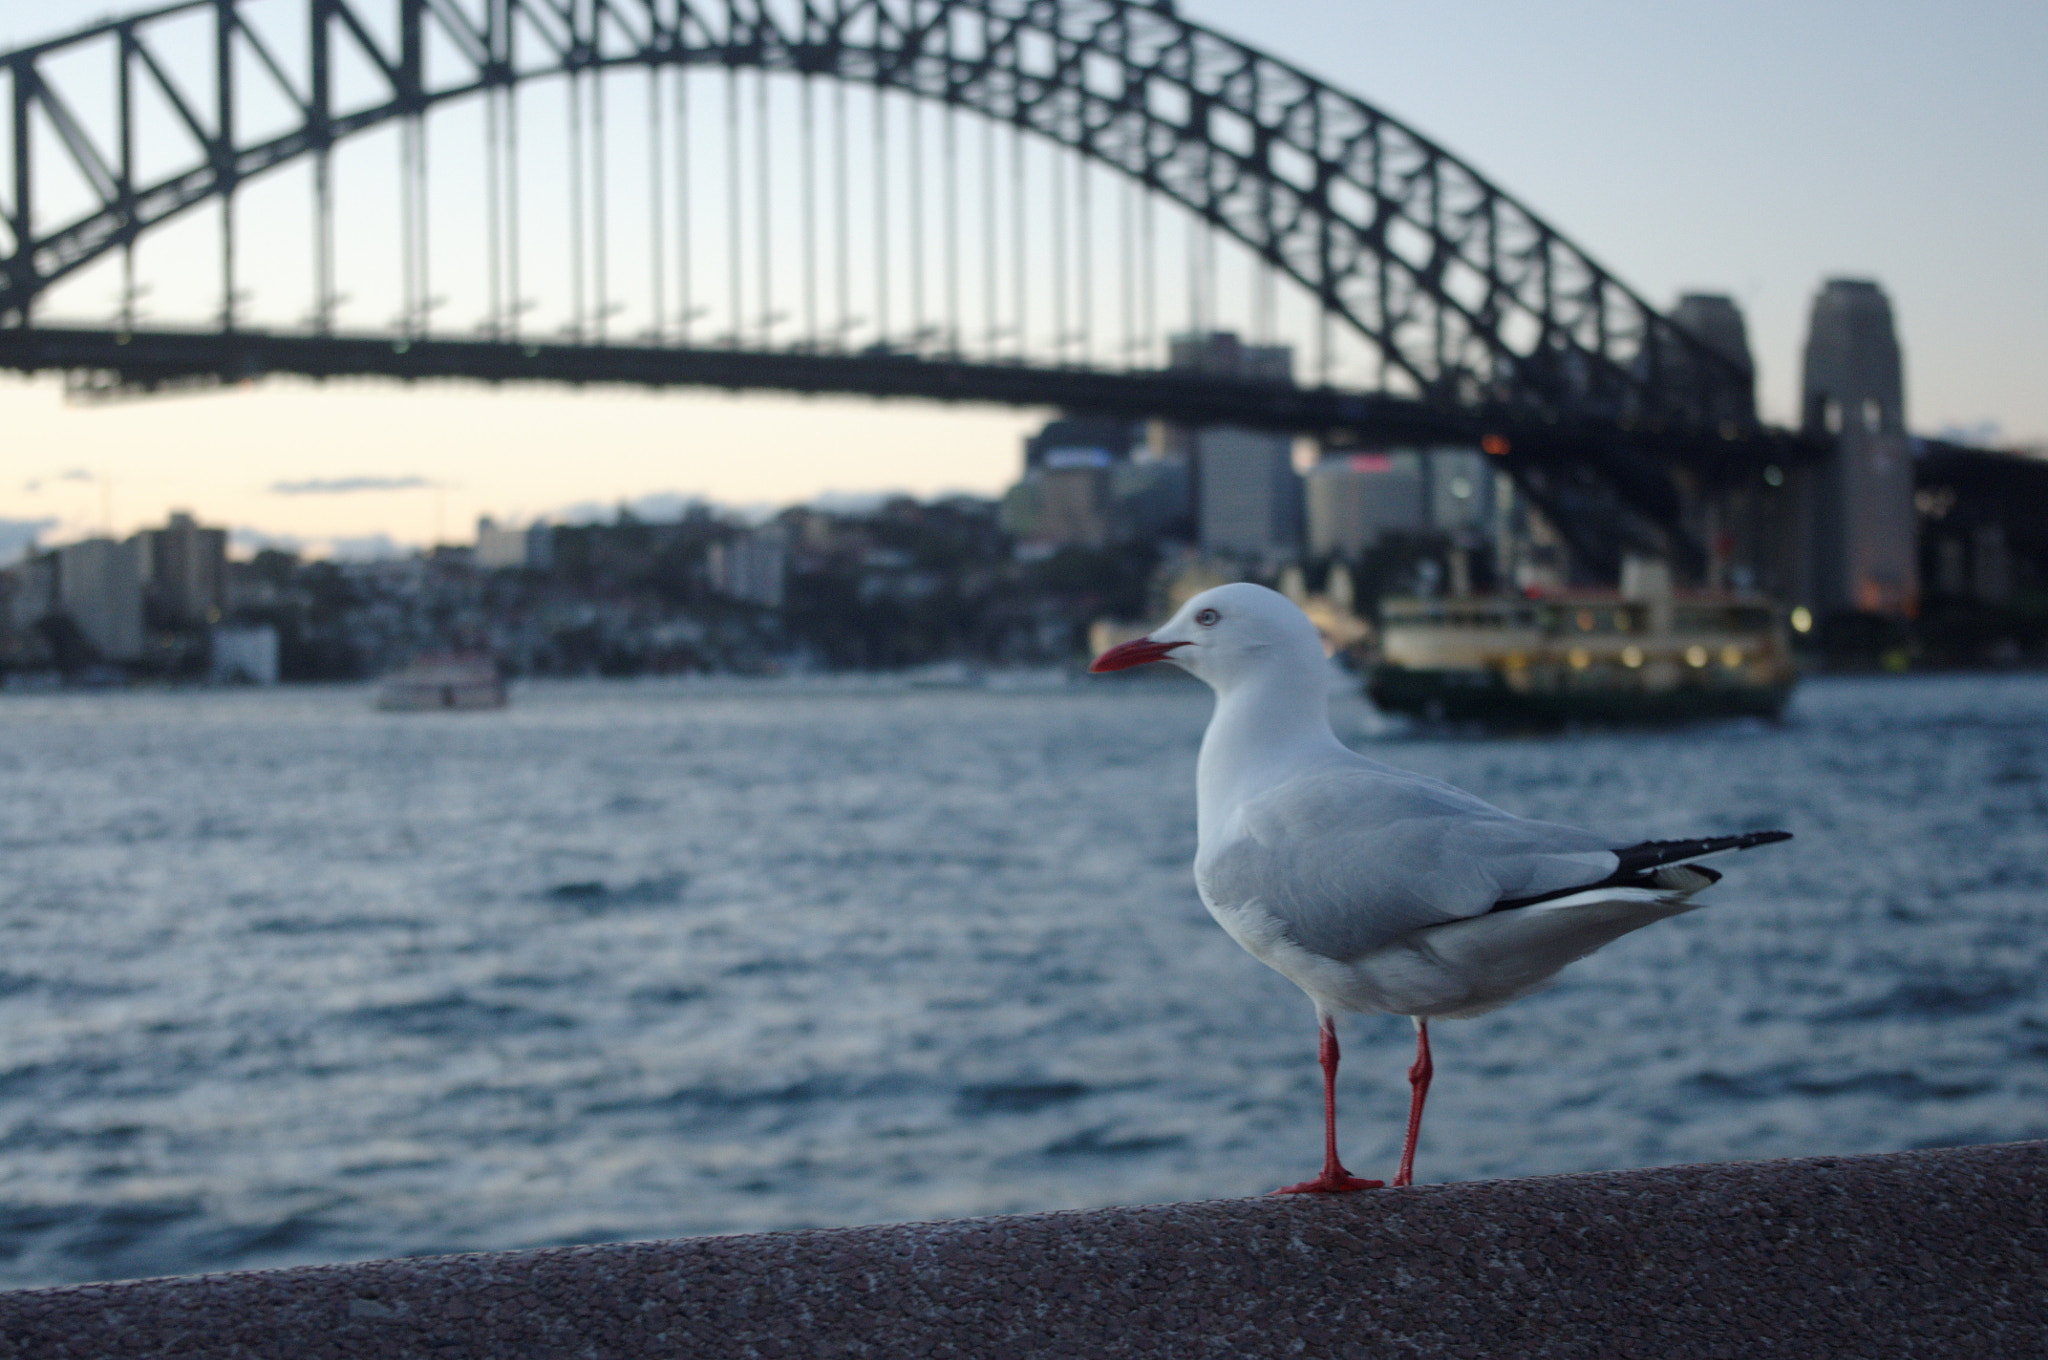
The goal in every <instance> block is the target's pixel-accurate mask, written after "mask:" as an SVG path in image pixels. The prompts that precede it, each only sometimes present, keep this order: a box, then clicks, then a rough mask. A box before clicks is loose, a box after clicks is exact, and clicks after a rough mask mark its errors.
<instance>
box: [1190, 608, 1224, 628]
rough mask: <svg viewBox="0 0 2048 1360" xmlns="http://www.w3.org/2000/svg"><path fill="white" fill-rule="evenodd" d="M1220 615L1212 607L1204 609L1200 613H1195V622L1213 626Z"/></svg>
mask: <svg viewBox="0 0 2048 1360" xmlns="http://www.w3.org/2000/svg"><path fill="white" fill-rule="evenodd" d="M1222 617H1223V616H1222V615H1221V614H1219V613H1217V612H1216V611H1215V610H1213V609H1204V610H1203V611H1202V612H1201V613H1199V614H1197V615H1195V622H1196V623H1199V624H1201V625H1202V626H1203V627H1204V628H1214V627H1215V626H1216V621H1217V620H1218V619H1220V618H1222Z"/></svg>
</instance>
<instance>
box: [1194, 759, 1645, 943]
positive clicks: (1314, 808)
mask: <svg viewBox="0 0 2048 1360" xmlns="http://www.w3.org/2000/svg"><path fill="white" fill-rule="evenodd" d="M1221 842H1222V843H1221V844H1220V845H1218V846H1217V847H1216V848H1215V849H1214V850H1213V852H1207V853H1204V854H1203V855H1202V856H1201V861H1202V862H1200V863H1198V864H1197V866H1196V880H1197V883H1198V885H1199V886H1200V888H1201V890H1202V893H1203V895H1204V897H1205V898H1206V899H1208V901H1209V903H1210V905H1211V906H1212V907H1214V906H1221V907H1225V908H1234V907H1239V906H1243V905H1246V904H1251V903H1256V904H1257V905H1258V906H1260V907H1261V908H1263V909H1264V910H1265V911H1266V912H1268V913H1270V914H1271V915H1272V916H1273V917H1274V918H1275V919H1276V920H1278V921H1279V923H1280V925H1281V927H1282V929H1284V930H1285V932H1286V934H1287V936H1288V938H1290V939H1291V940H1293V941H1294V943H1296V944H1298V945H1300V946H1301V947H1302V948H1304V949H1307V950H1309V951H1310V952H1312V953H1316V954H1320V955H1323V956H1324V957H1326V958H1335V959H1355V958H1357V957H1359V956H1360V955H1363V954H1365V953H1368V952H1369V951H1371V950H1374V949H1377V948H1379V947H1380V946H1382V945H1385V944H1387V943H1389V942H1391V941H1393V940H1395V939H1397V938H1399V937H1401V936H1403V935H1406V934H1407V933H1409V932H1410V931H1414V930H1420V929H1422V928H1424V927H1426V926H1434V925H1442V924H1444V923H1445V922H1447V921H1456V920H1462V919H1466V918H1469V917H1474V916H1479V915H1483V914H1484V913H1486V912H1487V911H1489V910H1490V909H1492V907H1493V906H1494V904H1496V903H1498V902H1500V901H1502V900H1503V899H1514V898H1531V897H1538V896H1543V895H1547V894H1551V893H1555V892H1559V891H1563V890H1570V889H1573V888H1578V887H1583V886H1585V885H1587V884H1592V883H1598V882H1600V881H1601V880H1602V879H1605V878H1607V877H1608V876H1610V875H1612V874H1613V873H1614V872H1615V871H1616V869H1617V868H1618V867H1619V864H1620V861H1619V857H1618V856H1617V855H1616V854H1615V852H1614V851H1613V850H1612V849H1611V848H1609V845H1610V843H1609V842H1608V841H1607V840H1605V839H1604V838H1602V837H1600V836H1598V835H1596V834H1594V833H1593V832H1590V831H1582V830H1580V829H1579V828H1577V827H1570V826H1559V825H1555V824H1553V823H1549V822H1532V821H1529V820H1527V819H1525V818H1521V817H1516V816H1514V815H1513V814H1511V813H1507V812H1503V811H1502V810H1501V809H1499V808H1497V807H1494V806H1493V805H1492V804H1490V803H1488V802H1486V801H1484V800H1483V799H1479V798H1475V797H1473V796H1472V795H1471V794H1469V793H1465V792H1463V791H1462V790H1460V789H1456V788H1453V787H1452V786H1450V785H1448V784H1445V783H1442V782H1441V781H1438V780H1434V779H1429V778H1427V777H1425V776H1422V775H1415V774H1410V773H1408V772H1406V771H1402V770H1395V769H1392V768H1390V767H1388V766H1383V765H1380V764H1378V762H1375V761H1367V760H1364V759H1359V760H1358V761H1357V762H1356V763H1355V764H1349V763H1347V764H1345V765H1337V766H1326V767H1322V768H1318V769H1315V770H1311V771H1306V772H1304V773H1302V774H1299V775H1296V776H1294V777H1293V778H1291V779H1289V780H1287V781H1285V782H1284V783H1281V784H1279V785H1277V786H1275V787H1274V788H1272V789H1269V790H1267V791H1266V792H1264V793H1261V794H1259V795H1257V796H1256V797H1254V798H1251V799H1248V800H1246V802H1245V803H1244V804H1243V805H1242V806H1241V807H1240V808H1239V809H1238V815H1237V816H1236V817H1234V818H1232V819H1231V821H1230V823H1229V824H1228V826H1227V827H1226V829H1225V832H1224V835H1223V836H1222V838H1221Z"/></svg>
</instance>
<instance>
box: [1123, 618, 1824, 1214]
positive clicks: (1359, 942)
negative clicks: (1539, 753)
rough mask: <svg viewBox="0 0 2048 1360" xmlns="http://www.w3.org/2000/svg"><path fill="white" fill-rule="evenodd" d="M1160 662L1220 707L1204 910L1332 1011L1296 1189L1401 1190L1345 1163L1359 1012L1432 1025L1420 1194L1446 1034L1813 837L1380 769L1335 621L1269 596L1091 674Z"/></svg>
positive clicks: (1155, 639) (1211, 759) (1199, 814)
mask: <svg viewBox="0 0 2048 1360" xmlns="http://www.w3.org/2000/svg"><path fill="white" fill-rule="evenodd" d="M1154 661H1163V662H1166V663H1168V664H1169V665H1174V666H1178V667H1180V668H1181V669H1182V670H1184V671H1187V672H1188V673H1189V674H1191V675H1194V676H1195V677H1197V678H1198V679H1201V680H1203V681H1205V682H1207V684H1208V685H1209V687H1210V688H1211V689H1213V690H1215V691H1216V708H1215V711H1214V712H1213V713H1212V714H1211V716H1210V718H1209V728H1208V731H1207V732H1206V733H1204V735H1203V737H1202V750H1201V756H1200V759H1199V761H1198V762H1197V764H1196V767H1195V806H1196V821H1197V830H1198V837H1197V848H1196V851H1195V886H1196V888H1197V890H1198V891H1199V892H1200V893H1201V896H1202V904H1203V905H1204V906H1206V907H1207V908H1208V909H1209V914H1210V915H1211V916H1213V917H1215V918H1216V921H1217V923H1218V924H1219V925H1221V926H1222V927H1223V929H1224V930H1225V931H1227V932H1229V934H1230V937H1231V938H1232V939H1234V940H1236V941H1237V942H1238V944H1240V945H1242V946H1243V947H1244V949H1245V950H1246V952H1248V953H1249V954H1251V956H1252V957H1253V958H1255V959H1258V960H1259V961H1260V962H1261V963H1264V964H1265V965H1267V966H1268V967H1269V968H1272V969H1273V970H1274V971H1276V972H1278V973H1279V974H1280V975H1281V976H1283V977H1285V978H1287V979H1288V980H1289V981H1290V982H1292V983H1294V984H1295V985H1296V986H1297V987H1299V988H1301V990H1302V991H1304V992H1306V993H1307V994H1308V997H1309V1000H1310V1001H1312V1002H1313V1003H1315V1010H1316V1021H1317V1024H1318V1027H1319V1029H1320V1034H1321V1038H1320V1042H1319V1045H1318V1057H1319V1058H1320V1060H1321V1063H1322V1069H1323V1170H1322V1174H1321V1175H1319V1176H1317V1177H1316V1178H1315V1179H1314V1180H1310V1181H1303V1182H1302V1183H1300V1184H1299V1185H1289V1186H1284V1187H1282V1188H1281V1189H1280V1190H1277V1191H1275V1192H1274V1193H1275V1194H1341V1193H1344V1192H1347V1191H1353V1190H1368V1189H1378V1188H1379V1187H1380V1185H1381V1184H1382V1182H1380V1181H1376V1180H1363V1179H1361V1178H1359V1177H1357V1176H1354V1175H1352V1174H1351V1173H1350V1172H1348V1171H1346V1170H1345V1169H1344V1166H1343V1164H1342V1163H1341V1162H1340V1161H1338V1159H1337V1105H1336V1100H1337V1057H1338V1053H1337V1027H1336V1020H1335V1016H1336V1013H1337V1012H1339V1011H1385V1012H1389V1013H1391V1014H1394V1015H1405V1016H1408V1017H1409V1018H1410V1019H1412V1020H1413V1021H1414V1024H1415V1062H1414V1064H1413V1066H1411V1067H1410V1068H1409V1069H1408V1082H1409V1087H1410V1097H1409V1105H1408V1132H1407V1136H1406V1138H1405V1139H1404V1140H1403V1143H1402V1147H1401V1163H1400V1167H1399V1169H1398V1170H1397V1171H1396V1172H1395V1175H1394V1182H1393V1183H1394V1184H1395V1185H1396V1186H1403V1185H1410V1184H1413V1183H1414V1179H1415V1143H1416V1139H1417V1137H1418V1136H1419V1135H1420V1134H1421V1131H1422V1104H1423V1100H1424V1098H1425V1097H1426V1096H1427V1095H1428V1093H1429V1080H1430V1076H1431V1074H1432V1071H1433V1068H1432V1066H1431V1063H1430V1054H1429V1022H1430V1021H1431V1020H1432V1019H1435V1018H1437V1017H1439V1016H1441V1017H1447V1018H1462V1017H1465V1016H1472V1015H1480V1014H1483V1013H1485V1012H1487V1011H1490V1010H1493V1009H1494V1008H1495V1007H1498V1006H1502V1005H1505V1004H1506V1003H1508V1002H1510V1001H1513V1000H1515V999H1516V998H1517V997H1521V996H1526V995H1527V994H1528V993H1530V992H1532V991H1535V990H1536V989H1537V988H1538V987H1541V986H1542V985H1543V984H1544V983H1545V982H1547V981H1548V980H1549V979H1550V978H1551V976H1552V975H1553V974H1555V973H1556V972H1557V971H1558V970H1559V969H1561V968H1563V967H1564V966H1565V965H1566V964H1568V963H1571V962H1572V961H1573V960H1575V959H1581V958H1584V957H1585V956H1586V955H1588V954H1590V953H1592V952H1593V951H1594V950H1596V949H1598V948H1600V946H1602V945H1604V944H1607V943H1610V942H1611V941H1613V940H1616V939H1619V938H1620V937H1621V936H1623V935H1626V934H1628V933H1629V932H1630V931H1632V930H1638V929H1640V928H1642V927H1643V926H1646V925H1649V924H1650V923H1651V922H1652V921H1661V920H1663V919H1664V918H1665V917H1667V916H1677V915H1679V914H1680V913H1682V912H1687V911H1692V910H1694V909H1695V908H1696V907H1697V906H1698V905H1699V904H1697V903H1695V902H1693V900H1692V898H1693V895H1694V894H1695V893H1697V892H1699V891H1700V890H1701V889H1702V888H1705V887H1707V886H1709V885H1710V884H1713V883H1715V882H1717V881H1719V879H1720V877H1721V875H1720V874H1719V873H1717V872H1715V871H1714V870H1712V869H1708V868H1703V867H1701V866H1700V865H1697V864H1692V863H1688V862H1685V861H1690V860H1692V859H1694V858H1697V857H1698V856H1701V855H1709V854H1715V853H1718V852H1720V851H1724V850H1746V849H1748V848H1750V847H1751V846H1755V845H1765V844H1769V843H1770V842H1773V841H1782V840H1789V839H1791V834H1790V833H1789V832H1785V831H1750V832H1745V833H1743V834H1740V835H1732V836H1709V837H1705V838H1702V839H1698V840H1675V841H1644V842H1642V843H1641V844H1637V845H1623V844H1619V843H1617V841H1616V840H1615V838H1614V837H1611V836H1603V835H1600V834H1599V833H1598V832H1593V831H1582V830H1580V829H1579V828H1577V827H1572V826H1560V825H1557V824H1554V823H1551V822H1534V821H1529V820H1527V819H1526V818H1522V817H1517V816H1515V815H1514V814H1513V813H1510V812H1504V811H1502V810H1501V809H1500V808H1497V807H1494V806H1493V805H1492V804H1491V803H1488V802H1486V801H1484V800H1483V799H1479V798H1475V797H1474V796H1472V795H1471V794H1469V793H1466V792H1465V791H1463V790H1462V789H1458V788H1454V787H1453V786H1451V785H1449V784H1446V783H1444V782H1443V781H1441V780H1437V779H1431V778H1429V777H1428V776H1426V775H1420V774H1415V773H1412V772H1410V771H1407V770H1402V769H1397V768H1395V767H1394V766H1391V765H1383V764H1381V763H1380V762H1379V761H1377V760H1371V759H1368V758H1367V757H1365V756H1362V755H1359V754H1358V753H1357V752H1355V751H1353V750H1351V749H1350V748H1349V747H1347V746H1345V745H1344V744H1343V743H1342V742H1340V741H1338V740H1337V735H1336V733H1334V732H1332V731H1331V730H1330V717H1329V711H1328V678H1327V677H1328V667H1327V662H1326V660H1325V658H1324V654H1323V647H1322V642H1321V639H1320V637H1319V636H1318V635H1317V633H1316V628H1315V625H1314V624H1313V623H1311V622H1309V619H1308V616H1307V615H1305V614H1303V613H1302V612H1301V610H1300V609H1299V608H1297V607H1296V606H1295V605H1294V604H1293V603H1292V602H1291V601H1290V600H1288V599H1287V597H1286V596H1284V595H1281V594H1279V593H1277V592H1275V591H1271V590H1268V589H1266V588H1265V587H1264V586H1258V585H1252V584H1249V583H1242V582H1240V583H1238V584H1234V585H1225V586H1217V587H1216V588H1214V589H1212V590H1205V591H1203V592H1202V593H1201V594H1199V595H1196V596H1195V597H1194V598H1193V599H1191V600H1189V601H1188V602H1187V603H1186V604H1184V605H1182V606H1181V609H1180V612H1179V613H1177V614H1175V615H1174V616H1173V618H1172V619H1171V620H1169V621H1168V622H1167V623H1166V624H1165V625H1164V626H1163V627H1161V628H1158V629H1156V630H1155V631H1154V632H1153V633H1152V634H1151V635H1150V636H1147V637H1141V638H1138V639H1136V640H1134V641H1131V642H1126V643H1123V644H1121V645H1120V646H1116V647H1112V648H1110V649H1109V650H1108V651H1106V652H1104V653H1103V654H1102V655H1101V656H1099V657H1097V658H1095V661H1094V662H1093V664H1091V665H1090V666H1089V668H1088V669H1089V670H1090V671H1097V672H1100V671H1119V670H1124V669H1127V668H1129V667H1132V666H1141V665H1144V664H1146V663H1148V662H1154Z"/></svg>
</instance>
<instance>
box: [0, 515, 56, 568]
mask: <svg viewBox="0 0 2048 1360" xmlns="http://www.w3.org/2000/svg"><path fill="white" fill-rule="evenodd" d="M56 527H57V521H56V520H54V519H0V562H12V561H13V560H14V559H15V558H17V557H22V556H25V555H26V554H27V552H28V550H29V549H30V548H32V547H34V546H35V542H36V535H38V534H40V533H41V532H42V531H43V530H45V529H54V528H56Z"/></svg>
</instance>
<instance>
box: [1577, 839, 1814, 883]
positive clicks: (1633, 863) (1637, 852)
mask: <svg viewBox="0 0 2048 1360" xmlns="http://www.w3.org/2000/svg"><path fill="white" fill-rule="evenodd" d="M1791 839H1792V833H1791V832H1789V831H1744V832H1742V833H1740V834H1738V835H1734V836H1702V837H1700V838H1699V839H1697V840H1684V841H1644V842H1643V843H1642V844H1640V845H1628V846H1622V847H1619V848H1617V849H1616V850H1615V852H1614V853H1615V854H1616V856H1618V857H1619V858H1620V860H1621V870H1620V871H1621V872H1623V873H1630V872H1638V871H1641V870H1644V869H1654V868H1656V867H1657V866H1658V865H1660V864H1675V863H1676V862H1678V861H1679V860H1682V859H1692V858H1694V857H1695V856H1697V855H1718V854H1720V853H1722V852H1723V851H1727V850H1749V849H1752V848H1754V847H1756V846H1759V845H1772V844H1775V843H1777V842H1778V841H1789V840H1791Z"/></svg>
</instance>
